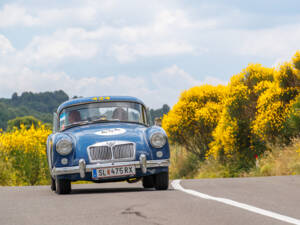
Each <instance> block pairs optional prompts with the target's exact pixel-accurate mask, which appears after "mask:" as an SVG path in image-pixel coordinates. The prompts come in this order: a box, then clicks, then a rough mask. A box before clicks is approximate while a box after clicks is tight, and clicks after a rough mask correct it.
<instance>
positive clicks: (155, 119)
mask: <svg viewBox="0 0 300 225" xmlns="http://www.w3.org/2000/svg"><path fill="white" fill-rule="evenodd" d="M154 125H155V126H160V127H161V118H160V117H155V118H154Z"/></svg>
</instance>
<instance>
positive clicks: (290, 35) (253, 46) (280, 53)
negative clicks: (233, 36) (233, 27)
mask: <svg viewBox="0 0 300 225" xmlns="http://www.w3.org/2000/svg"><path fill="white" fill-rule="evenodd" d="M240 37H241V40H242V41H241V45H240V48H237V53H239V54H242V55H252V56H256V57H265V58H273V59H274V58H275V59H276V61H281V60H282V59H289V58H290V57H291V56H292V55H293V54H294V53H295V51H296V50H298V49H299V40H300V24H292V25H284V26H278V27H275V28H267V29H260V30H247V31H240Z"/></svg>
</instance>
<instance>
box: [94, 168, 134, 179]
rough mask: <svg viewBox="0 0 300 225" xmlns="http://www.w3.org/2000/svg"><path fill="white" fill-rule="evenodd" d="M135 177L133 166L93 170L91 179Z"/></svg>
mask: <svg viewBox="0 0 300 225" xmlns="http://www.w3.org/2000/svg"><path fill="white" fill-rule="evenodd" d="M128 175H135V166H113V167H105V168H98V169H93V174H92V176H93V178H94V179H97V178H103V177H121V176H128Z"/></svg>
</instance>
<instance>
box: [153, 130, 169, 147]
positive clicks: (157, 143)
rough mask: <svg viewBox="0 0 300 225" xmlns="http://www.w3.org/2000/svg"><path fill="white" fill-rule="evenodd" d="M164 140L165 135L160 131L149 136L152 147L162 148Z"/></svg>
mask: <svg viewBox="0 0 300 225" xmlns="http://www.w3.org/2000/svg"><path fill="white" fill-rule="evenodd" d="M166 142H167V140H166V136H165V135H164V134H163V133H161V132H157V133H154V134H152V135H151V137H150V143H151V145H152V146H153V147H154V148H162V147H163V146H164V145H165V144H166Z"/></svg>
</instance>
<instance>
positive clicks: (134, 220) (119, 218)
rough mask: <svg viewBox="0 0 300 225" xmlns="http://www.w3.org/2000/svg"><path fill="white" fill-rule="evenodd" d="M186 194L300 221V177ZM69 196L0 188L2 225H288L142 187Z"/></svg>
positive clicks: (224, 184)
mask: <svg viewBox="0 0 300 225" xmlns="http://www.w3.org/2000/svg"><path fill="white" fill-rule="evenodd" d="M180 184H181V186H182V187H183V188H184V189H189V190H194V191H196V192H200V193H202V194H207V195H209V196H213V197H219V198H222V199H223V198H226V199H230V200H233V201H234V202H239V203H244V204H247V205H251V206H255V207H258V208H260V209H264V210H268V211H271V212H274V213H277V214H281V215H283V216H287V217H292V218H294V219H297V220H299V221H300V176H286V177H266V178H234V179H201V180H183V181H181V182H180ZM72 188H73V191H72V193H71V194H70V195H56V194H55V193H53V192H51V191H50V188H49V186H35V187H0V225H13V224H15V225H54V224H55V225H70V224H72V225H73V224H74V225H93V224H97V225H99V224H103V225H106V224H116V225H120V224H122V225H123V224H143V225H147V224H149V225H150V224H151V225H165V224H170V225H171V224H172V225H174V224H180V225H183V224H207V225H221V224H230V225H231V224H243V225H248V224H259V225H261V224H270V225H271V224H272V225H273V224H289V223H286V222H283V221H280V220H278V219H274V218H272V217H268V216H264V215H261V214H257V213H255V212H251V211H248V210H245V209H242V208H239V207H235V206H232V205H228V204H223V203H222V202H218V201H214V200H211V199H205V198H201V197H196V196H194V195H190V194H188V193H185V192H183V191H180V190H174V188H172V185H170V189H169V190H168V191H155V190H152V189H143V188H142V185H141V183H136V184H127V183H125V182H122V183H106V184H81V185H73V186H72Z"/></svg>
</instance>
